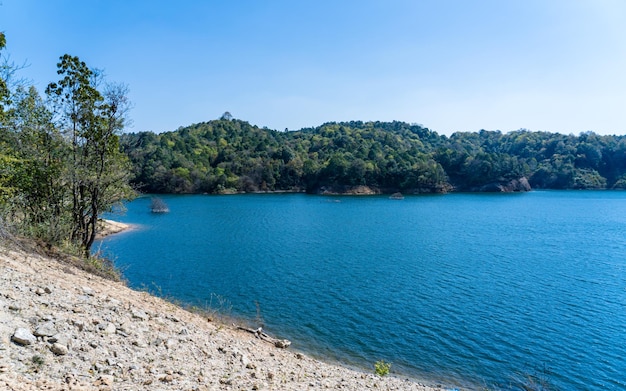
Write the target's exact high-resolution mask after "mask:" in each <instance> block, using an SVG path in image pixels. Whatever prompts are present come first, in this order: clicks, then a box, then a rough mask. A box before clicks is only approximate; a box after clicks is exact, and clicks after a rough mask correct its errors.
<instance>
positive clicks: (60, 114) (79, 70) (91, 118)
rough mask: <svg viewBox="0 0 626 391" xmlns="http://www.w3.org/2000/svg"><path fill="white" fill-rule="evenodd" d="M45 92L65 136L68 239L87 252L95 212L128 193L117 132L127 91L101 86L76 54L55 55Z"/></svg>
mask: <svg viewBox="0 0 626 391" xmlns="http://www.w3.org/2000/svg"><path fill="white" fill-rule="evenodd" d="M57 68H58V70H57V73H58V74H59V75H60V76H61V77H62V78H61V79H60V80H59V81H58V82H56V83H50V84H49V85H48V87H47V88H46V93H47V94H48V96H49V97H50V98H51V100H52V101H53V102H54V103H55V109H56V114H57V118H58V120H59V125H60V128H61V129H63V131H64V132H65V134H66V135H67V137H68V138H69V140H70V151H69V158H68V169H67V180H68V183H69V187H70V189H71V220H72V232H71V240H72V241H73V242H75V243H78V244H79V245H80V246H81V247H82V248H83V250H84V252H85V255H87V256H88V255H89V252H90V249H91V246H92V244H93V241H94V240H95V236H96V226H97V223H98V217H99V216H100V215H101V214H102V213H103V212H105V211H107V210H110V208H111V207H112V206H113V205H114V204H116V203H118V202H120V201H121V200H123V199H125V198H127V197H129V196H130V194H131V189H130V186H129V185H128V179H129V174H128V173H129V171H130V170H129V167H128V165H127V159H126V157H125V155H123V154H122V153H121V152H120V148H119V137H118V133H119V132H120V131H121V130H122V129H123V128H124V125H125V123H126V113H127V108H128V101H127V98H126V90H125V88H123V87H120V86H110V85H109V86H106V85H105V92H104V95H103V93H101V92H100V91H99V90H98V87H99V85H100V84H101V82H102V75H101V73H100V72H98V71H94V70H92V69H90V68H89V67H87V64H85V62H83V61H80V59H79V58H78V57H75V56H70V55H68V54H66V55H64V56H62V57H61V58H60V62H59V63H58V64H57Z"/></svg>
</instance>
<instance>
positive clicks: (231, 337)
mask: <svg viewBox="0 0 626 391" xmlns="http://www.w3.org/2000/svg"><path fill="white" fill-rule="evenodd" d="M0 389H2V390H318V389H343V390H366V389H375V390H376V389H377V390H435V389H437V387H429V386H426V385H423V384H420V383H419V382H417V381H411V380H408V379H401V378H397V377H393V376H387V377H379V376H377V375H375V374H373V373H365V372H359V371H354V370H350V369H347V368H344V367H341V366H336V365H331V364H328V363H324V362H321V361H318V360H315V359H312V358H309V357H308V356H306V355H303V354H301V353H299V352H296V351H293V350H291V349H281V348H278V347H276V346H274V345H273V344H270V343H268V342H266V341H264V340H262V339H260V338H257V337H255V335H253V334H252V333H249V332H246V331H243V330H238V329H237V328H236V327H233V326H232V325H227V324H223V323H219V322H216V321H211V320H210V319H208V318H207V317H206V316H203V315H200V314H195V313H191V312H188V311H186V310H183V309H181V308H179V307H177V306H175V305H173V304H172V303H170V302H167V301H165V300H162V299H160V298H157V297H154V296H151V295H149V294H148V293H145V292H139V291H134V290H131V289H129V288H127V287H126V286H125V285H124V284H123V283H116V282H112V281H109V280H106V279H103V278H100V277H97V276H94V275H91V274H88V273H86V272H84V271H82V270H78V269H76V268H74V267H73V266H71V265H67V264H64V263H61V262H60V261H57V260H55V259H51V258H49V257H46V256H42V255H38V254H36V253H34V252H32V251H28V250H23V249H20V248H19V246H17V245H10V246H9V245H6V244H4V245H3V244H0Z"/></svg>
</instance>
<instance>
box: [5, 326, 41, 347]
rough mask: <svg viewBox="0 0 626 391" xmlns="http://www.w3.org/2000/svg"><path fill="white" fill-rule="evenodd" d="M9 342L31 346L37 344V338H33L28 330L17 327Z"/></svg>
mask: <svg viewBox="0 0 626 391" xmlns="http://www.w3.org/2000/svg"><path fill="white" fill-rule="evenodd" d="M11 340H12V341H13V342H15V343H17V344H20V345H32V344H34V343H35V342H37V337H35V336H34V335H33V334H32V333H31V332H30V330H28V329H25V328H23V327H18V328H17V329H15V332H14V333H13V335H12V336H11Z"/></svg>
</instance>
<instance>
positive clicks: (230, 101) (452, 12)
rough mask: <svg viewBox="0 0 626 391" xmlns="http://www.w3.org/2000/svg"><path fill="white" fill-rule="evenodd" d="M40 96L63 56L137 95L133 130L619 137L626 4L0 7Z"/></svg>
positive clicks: (387, 1) (600, 0)
mask: <svg viewBox="0 0 626 391" xmlns="http://www.w3.org/2000/svg"><path fill="white" fill-rule="evenodd" d="M0 3H1V5H0V30H1V31H4V32H5V34H6V38H7V48H6V50H5V54H9V55H10V56H11V59H12V60H13V61H15V62H17V63H22V62H27V63H28V64H30V65H29V66H28V68H26V69H24V70H23V71H21V76H23V77H26V78H29V79H31V80H32V81H33V82H34V83H35V85H36V86H37V87H38V88H39V90H40V92H41V93H42V94H43V91H44V89H45V86H46V85H47V84H48V83H49V82H51V81H55V80H57V75H56V63H57V60H58V57H59V56H61V55H63V54H65V53H68V54H71V55H75V56H79V57H80V58H81V59H82V60H84V61H85V62H87V64H88V65H89V66H91V67H96V68H100V69H104V70H105V72H106V74H107V76H108V80H110V81H114V82H122V83H125V84H127V85H128V86H129V88H130V98H131V100H132V101H133V103H134V109H133V111H132V112H131V117H132V119H133V120H134V126H133V127H132V128H131V129H130V130H131V131H135V132H138V131H144V130H152V131H155V132H162V131H170V130H175V129H176V128H178V127H179V126H186V125H190V124H192V123H196V122H202V121H208V120H211V119H215V118H218V117H219V116H220V115H221V114H222V113H223V112H225V111H229V112H231V113H232V115H233V116H234V117H235V118H239V119H243V120H246V121H248V122H250V123H251V124H254V125H258V126H267V127H269V128H271V129H277V130H283V129H285V128H289V129H291V130H295V129H300V128H302V127H309V126H317V125H321V124H322V123H324V122H328V121H349V120H363V121H369V120H381V121H391V120H399V121H406V122H411V123H420V124H422V125H424V126H426V127H428V128H430V129H432V130H434V131H436V132H438V133H439V134H451V133H452V132H454V131H478V130H480V129H487V130H501V131H503V132H507V131H511V130H516V129H520V128H527V129H530V130H545V131H550V132H560V133H574V134H578V133H579V132H581V131H587V130H593V131H595V132H597V133H600V134H626V1H623V0H473V1H470V0H379V1H372V0H354V1H352V0H343V1H342V0H258V1H251V0H221V1H217V0H214V1H210V0H206V1H191V0H177V1H171V0H170V1H160V0H151V1H138V0H136V1H133V0H74V1H69V0H54V1H52V0H39V1H35V0H0Z"/></svg>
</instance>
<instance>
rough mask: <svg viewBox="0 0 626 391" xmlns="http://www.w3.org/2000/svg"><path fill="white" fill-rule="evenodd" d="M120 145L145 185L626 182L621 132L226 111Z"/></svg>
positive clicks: (335, 188) (247, 188)
mask: <svg viewBox="0 0 626 391" xmlns="http://www.w3.org/2000/svg"><path fill="white" fill-rule="evenodd" d="M121 145H122V148H123V150H124V151H125V152H126V153H127V154H128V156H129V158H130V160H131V162H132V164H133V175H134V177H133V182H134V184H135V185H136V186H138V187H139V188H140V189H141V190H142V191H145V192H151V193H228V192H257V191H306V192H311V193H317V192H321V191H330V192H339V193H342V192H347V193H350V192H351V190H352V189H356V188H368V189H371V190H372V192H374V193H389V194H391V193H395V192H401V193H405V194H412V193H428V192H436V193H441V192H448V191H518V190H527V189H528V185H530V186H531V187H533V188H544V189H606V188H626V137H624V136H600V135H597V134H595V133H593V132H585V133H581V134H580V135H579V136H574V135H562V134H558V133H549V132H531V131H527V130H518V131H514V132H510V133H501V132H499V131H485V130H481V131H480V132H460V133H455V134H453V135H452V136H450V137H447V136H444V135H438V134H437V133H436V132H434V131H431V130H429V129H427V128H424V127H423V126H420V125H416V124H408V123H404V122H398V121H394V122H362V121H351V122H339V123H335V122H329V123H325V124H323V125H321V126H318V127H316V128H307V129H301V130H298V131H289V132H280V131H276V130H270V129H267V128H259V127H257V126H253V125H250V124H249V123H248V122H245V121H241V120H237V119H231V118H225V119H219V120H213V121H209V122H203V123H198V124H194V125H191V126H188V127H184V128H179V129H178V130H176V131H174V132H167V133H161V134H155V133H151V132H141V133H130V134H124V135H122V137H121ZM520 179H521V180H520Z"/></svg>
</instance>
